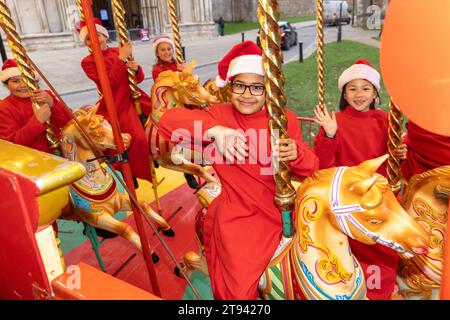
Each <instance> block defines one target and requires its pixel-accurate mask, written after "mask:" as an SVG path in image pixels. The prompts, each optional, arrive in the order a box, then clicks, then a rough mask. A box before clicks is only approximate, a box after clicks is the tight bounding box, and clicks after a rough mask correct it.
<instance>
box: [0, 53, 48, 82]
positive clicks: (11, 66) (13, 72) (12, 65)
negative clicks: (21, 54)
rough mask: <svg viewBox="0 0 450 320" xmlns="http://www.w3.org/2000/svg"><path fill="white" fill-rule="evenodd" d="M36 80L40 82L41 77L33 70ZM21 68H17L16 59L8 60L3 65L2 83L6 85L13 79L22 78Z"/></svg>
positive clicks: (0, 76)
mask: <svg viewBox="0 0 450 320" xmlns="http://www.w3.org/2000/svg"><path fill="white" fill-rule="evenodd" d="M33 73H34V78H35V79H36V81H39V80H40V78H39V75H38V74H37V73H36V71H34V70H33ZM21 76H22V73H21V72H20V69H19V67H18V66H17V61H16V59H7V60H6V61H5V63H4V64H3V67H2V71H1V72H0V81H1V82H4V83H6V82H7V81H8V80H9V79H10V78H12V77H21Z"/></svg>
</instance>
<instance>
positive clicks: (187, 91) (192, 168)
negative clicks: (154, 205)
mask: <svg viewBox="0 0 450 320" xmlns="http://www.w3.org/2000/svg"><path fill="white" fill-rule="evenodd" d="M194 67H195V61H192V62H191V63H190V64H189V65H188V66H187V67H186V68H185V69H184V70H183V71H181V72H180V71H164V72H161V73H160V74H159V76H158V78H157V79H156V81H155V83H154V85H153V87H152V112H151V115H150V117H149V119H148V121H147V124H146V126H145V132H146V135H147V139H148V144H149V149H150V155H151V157H152V159H153V160H155V161H157V163H158V164H160V165H161V166H163V167H164V168H167V169H171V170H176V171H181V172H184V173H186V174H191V175H195V176H198V177H200V178H203V179H205V180H206V181H207V182H218V180H217V179H216V178H214V177H213V176H212V175H211V174H210V173H208V172H207V171H206V170H205V169H204V168H203V167H202V166H201V165H199V164H197V163H193V162H196V161H194V159H199V162H201V163H203V159H202V156H198V155H195V154H194V153H191V152H190V151H189V150H187V149H179V151H177V152H172V151H173V149H174V147H175V144H173V143H170V142H166V141H165V140H164V139H163V138H162V137H161V136H160V135H159V133H158V122H159V119H161V117H162V115H163V114H164V112H166V111H167V110H169V109H172V108H184V107H185V106H193V107H199V108H201V109H204V108H207V107H208V106H209V104H210V103H215V102H216V99H215V98H214V97H213V96H211V95H210V94H209V93H208V92H207V91H206V90H205V89H204V88H203V87H202V85H201V84H200V83H199V79H198V76H193V75H192V71H193V69H194ZM191 160H192V161H191Z"/></svg>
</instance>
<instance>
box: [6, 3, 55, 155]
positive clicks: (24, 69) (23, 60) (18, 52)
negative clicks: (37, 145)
mask: <svg viewBox="0 0 450 320" xmlns="http://www.w3.org/2000/svg"><path fill="white" fill-rule="evenodd" d="M0 24H1V27H2V29H3V31H4V32H5V34H6V38H7V41H8V44H9V45H10V47H11V50H12V54H13V56H14V58H15V59H16V61H17V67H18V68H19V70H20V73H21V74H22V79H23V81H24V82H25V84H26V86H27V88H28V92H30V93H31V92H32V91H34V90H38V89H40V87H39V84H38V82H37V80H36V78H35V74H34V71H33V70H32V68H31V66H30V62H29V60H28V57H27V55H26V50H25V48H24V47H23V45H22V40H21V38H20V35H19V34H18V33H17V31H16V24H15V23H14V20H13V19H12V16H11V11H10V10H9V8H8V6H7V4H6V0H0ZM32 105H33V109H35V110H37V109H39V108H40V107H41V105H39V104H38V103H36V102H33V104H32ZM46 126H47V129H46V130H45V135H46V137H47V143H48V147H49V148H50V150H52V152H53V153H54V154H55V155H58V156H59V155H61V152H60V150H59V138H58V136H57V135H56V134H55V130H54V129H53V127H52V124H51V121H50V119H48V120H47V121H46Z"/></svg>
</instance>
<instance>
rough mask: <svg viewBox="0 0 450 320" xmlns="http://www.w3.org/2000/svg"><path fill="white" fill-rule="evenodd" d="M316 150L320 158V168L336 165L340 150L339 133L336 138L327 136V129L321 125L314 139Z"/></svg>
mask: <svg viewBox="0 0 450 320" xmlns="http://www.w3.org/2000/svg"><path fill="white" fill-rule="evenodd" d="M314 152H315V154H316V155H317V157H318V158H319V168H320V169H327V168H331V167H334V166H335V165H336V154H337V152H338V134H337V133H336V137H335V138H334V139H330V138H328V137H326V136H325V130H323V128H322V127H321V128H320V129H319V133H318V134H317V137H316V139H314Z"/></svg>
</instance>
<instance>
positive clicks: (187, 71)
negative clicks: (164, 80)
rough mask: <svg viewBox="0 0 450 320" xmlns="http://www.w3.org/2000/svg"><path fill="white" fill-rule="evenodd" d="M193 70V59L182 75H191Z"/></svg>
mask: <svg viewBox="0 0 450 320" xmlns="http://www.w3.org/2000/svg"><path fill="white" fill-rule="evenodd" d="M194 68H195V59H192V61H191V63H189V64H188V65H187V66H186V68H184V70H183V74H184V75H191V74H192V71H194Z"/></svg>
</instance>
